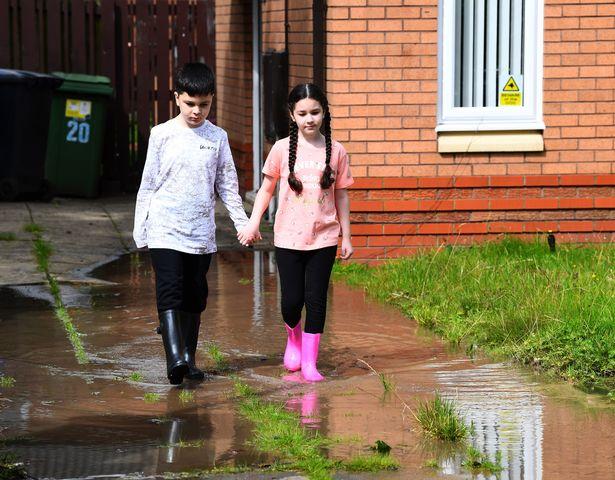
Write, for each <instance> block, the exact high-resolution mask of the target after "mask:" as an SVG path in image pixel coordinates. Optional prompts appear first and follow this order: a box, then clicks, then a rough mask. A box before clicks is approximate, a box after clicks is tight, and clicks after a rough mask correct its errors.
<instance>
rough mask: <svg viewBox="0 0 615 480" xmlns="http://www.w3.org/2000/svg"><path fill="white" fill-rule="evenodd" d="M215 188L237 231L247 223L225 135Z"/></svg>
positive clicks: (219, 155)
mask: <svg viewBox="0 0 615 480" xmlns="http://www.w3.org/2000/svg"><path fill="white" fill-rule="evenodd" d="M215 188H216V191H217V192H218V195H220V199H221V200H222V203H224V206H225V207H226V209H227V210H228V213H229V215H230V217H231V220H233V223H234V224H235V230H237V231H239V230H240V229H241V228H242V227H244V226H245V225H246V224H247V223H248V216H247V215H246V211H245V210H244V208H243V201H242V200H241V197H240V196H239V181H238V180H237V170H235V163H234V162H233V155H232V154H231V147H230V146H229V143H228V137H227V136H226V134H225V135H224V138H223V140H222V144H221V145H220V151H219V153H218V166H217V170H216V182H215Z"/></svg>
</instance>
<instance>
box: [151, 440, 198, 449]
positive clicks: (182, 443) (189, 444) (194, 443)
mask: <svg viewBox="0 0 615 480" xmlns="http://www.w3.org/2000/svg"><path fill="white" fill-rule="evenodd" d="M204 446H205V440H192V441H191V442H187V441H184V440H180V441H179V442H175V443H167V444H165V445H161V446H160V448H170V447H176V448H202V447H204Z"/></svg>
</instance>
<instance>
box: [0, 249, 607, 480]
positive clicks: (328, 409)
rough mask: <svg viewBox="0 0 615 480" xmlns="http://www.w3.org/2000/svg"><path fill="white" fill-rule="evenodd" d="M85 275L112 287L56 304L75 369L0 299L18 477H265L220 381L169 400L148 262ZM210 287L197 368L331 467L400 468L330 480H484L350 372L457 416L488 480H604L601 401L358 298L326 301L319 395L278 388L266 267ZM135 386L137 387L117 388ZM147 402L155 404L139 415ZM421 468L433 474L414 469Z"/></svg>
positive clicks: (237, 260)
mask: <svg viewBox="0 0 615 480" xmlns="http://www.w3.org/2000/svg"><path fill="white" fill-rule="evenodd" d="M94 275H95V276H96V277H99V278H101V279H103V280H106V281H109V282H114V283H115V285H88V286H83V287H70V288H68V287H67V288H65V289H63V294H64V295H65V296H66V299H67V304H68V305H69V310H70V313H71V315H72V317H73V319H74V323H75V326H76V328H77V329H78V331H79V332H81V333H82V334H83V337H82V340H83V344H84V347H85V350H86V352H87V353H88V356H89V358H90V360H91V362H90V364H88V365H83V366H79V365H77V363H76V361H75V358H74V355H73V352H72V349H71V347H70V344H69V342H68V340H67V339H66V336H65V334H64V332H63V330H62V327H61V325H60V323H59V321H58V320H57V319H56V318H55V317H54V315H53V313H52V311H51V309H50V306H49V302H48V298H47V297H46V295H45V292H41V291H40V289H38V290H37V289H36V288H33V287H31V288H28V289H2V290H0V328H1V331H2V335H1V336H0V373H2V374H4V375H9V376H12V377H14V378H15V380H16V383H15V386H14V387H12V388H6V389H0V435H1V437H2V438H3V439H10V440H11V441H10V445H9V448H10V450H11V451H13V452H15V453H16V454H17V455H18V456H19V457H20V458H21V459H23V460H24V461H25V462H26V464H27V467H28V472H29V474H30V475H32V476H33V477H36V478H54V479H68V478H86V477H87V478H97V477H104V476H107V477H109V476H121V475H129V474H133V475H136V476H139V477H140V478H146V477H153V476H155V475H161V474H163V473H164V472H181V471H186V470H190V469H197V468H198V469H207V468H211V467H212V466H215V465H217V466H220V465H244V464H249V465H253V464H262V463H267V462H268V461H270V460H271V459H269V458H266V457H265V456H262V455H259V454H257V453H255V452H254V451H253V450H251V449H250V447H249V445H248V440H249V439H250V435H251V425H250V424H249V423H248V422H246V421H245V420H243V419H242V418H241V417H239V416H238V415H237V413H236V409H235V406H236V403H235V401H234V400H232V399H231V398H230V396H229V393H230V392H231V390H232V383H231V381H230V380H229V379H228V377H227V376H226V374H224V375H212V376H211V378H209V379H208V380H207V381H205V382H203V383H194V384H185V385H184V388H185V389H189V391H190V392H192V393H193V395H194V397H193V399H192V400H190V401H187V402H182V401H181V399H180V392H181V391H182V389H179V388H174V387H170V386H169V385H168V384H167V382H166V378H165V375H164V371H163V370H164V365H163V364H164V354H163V350H162V345H161V342H160V337H159V336H158V335H156V334H155V333H154V329H155V327H156V325H157V319H156V314H155V301H154V296H153V295H154V288H153V276H152V273H151V269H150V265H149V262H148V258H147V256H146V255H141V256H125V257H123V258H121V259H119V260H117V261H114V262H112V263H110V264H107V265H104V266H102V267H100V268H98V269H97V270H96V271H95V272H94ZM208 279H209V285H210V297H209V304H208V309H207V311H206V313H205V314H204V316H203V324H202V327H201V339H202V342H201V343H200V351H199V354H198V355H200V358H201V359H204V358H205V349H206V342H207V341H214V342H215V343H216V344H217V345H218V346H219V348H220V350H221V351H222V352H224V354H225V355H227V360H228V363H229V364H230V365H231V366H233V368H234V369H235V373H236V374H237V375H238V376H239V377H241V378H242V379H244V380H245V381H247V382H248V383H250V384H251V385H253V386H255V387H257V388H259V389H260V390H262V391H263V393H264V395H265V396H266V397H267V398H269V399H271V400H275V401H279V402H283V403H284V404H285V405H286V408H288V409H289V410H292V411H295V412H297V413H299V414H300V415H301V416H302V422H303V424H304V425H305V426H306V427H307V428H310V429H314V430H319V431H320V432H321V433H322V434H324V435H326V436H329V437H333V438H341V439H343V441H342V442H341V443H339V444H337V445H334V446H333V447H331V449H330V454H331V455H332V456H334V457H336V458H347V457H349V456H351V455H356V454H365V453H369V448H368V447H369V445H372V444H373V443H374V442H375V441H376V440H384V441H386V442H387V443H388V444H390V445H391V446H392V447H393V454H394V455H395V456H396V457H397V458H398V459H399V460H400V462H401V463H402V467H403V468H402V469H401V470H400V471H398V472H392V473H378V474H372V475H371V476H359V477H357V476H350V475H346V474H342V475H340V476H339V478H387V479H389V478H391V479H393V478H395V479H397V478H399V479H401V478H404V479H406V478H418V479H420V478H434V477H438V478H439V477H441V478H479V479H481V478H496V477H495V476H492V477H483V476H481V475H477V476H474V477H472V476H471V475H469V474H467V472H465V471H464V470H463V469H462V467H461V461H462V458H461V457H460V455H459V454H458V453H456V452H455V451H450V449H449V450H447V448H445V447H444V446H442V445H439V444H438V443H436V442H433V441H428V440H425V438H424V437H423V435H422V434H421V432H420V431H418V428H417V425H416V423H415V421H414V420H413V419H412V418H411V416H410V415H409V414H408V413H407V412H406V413H405V414H403V406H402V404H401V403H400V401H399V400H398V399H397V398H396V397H395V396H393V395H390V394H389V395H384V394H383V391H382V386H381V384H380V382H379V380H378V378H377V377H376V376H374V375H372V374H370V372H369V370H368V369H367V368H366V367H365V366H364V365H363V364H362V363H361V362H359V361H358V359H362V360H364V361H366V362H368V363H369V364H370V365H371V366H373V367H374V368H375V369H376V370H378V371H384V372H386V373H388V374H390V375H392V377H393V380H394V382H395V385H396V387H397V393H398V395H399V396H400V397H401V398H402V399H403V400H404V401H405V402H407V403H408V404H409V405H410V406H411V407H413V406H415V405H416V402H417V401H418V400H422V399H426V398H430V397H431V396H432V395H433V392H434V390H438V391H440V392H441V393H442V395H443V396H445V397H447V398H451V399H453V400H455V402H456V403H457V405H458V406H459V407H460V409H461V411H462V414H463V417H464V419H465V421H466V422H467V423H468V424H469V423H470V422H471V423H473V424H474V428H475V432H476V433H475V435H474V436H473V440H472V441H473V443H474V445H475V446H476V447H477V448H479V449H480V450H481V451H484V452H487V453H488V454H489V456H490V457H491V458H492V459H493V458H495V455H496V453H497V452H499V453H500V454H501V457H502V465H503V466H504V471H503V472H501V473H500V474H499V476H498V477H497V478H500V479H514V480H517V479H542V478H545V479H549V478H558V479H577V478H592V479H602V478H605V479H606V478H613V477H612V475H613V473H612V472H613V471H615V415H614V412H613V408H612V407H611V406H609V405H608V404H606V402H605V401H603V400H602V399H601V398H600V397H596V396H587V395H585V394H583V393H581V392H579V391H578V390H575V389H573V388H571V387H569V386H567V385H562V384H548V383H543V382H541V381H538V380H537V378H536V377H535V376H533V375H532V374H531V373H530V372H527V371H524V370H522V369H518V368H515V367H512V366H509V365H506V364H502V363H493V362H488V361H485V360H481V361H472V360H471V359H468V358H467V357H464V356H463V355H460V354H456V353H451V352H450V351H449V350H448V349H447V347H446V346H445V345H444V344H443V343H441V342H440V341H439V340H438V339H436V338H435V337H433V336H432V335H430V334H429V333H427V332H425V331H422V330H420V329H419V328H418V327H417V326H416V325H414V324H413V323H412V322H410V321H408V320H407V319H405V318H404V317H402V316H401V315H400V314H399V313H398V312H396V311H395V310H392V309H389V308H387V307H386V306H382V305H376V304H373V303H369V302H366V301H365V299H364V294H363V293H362V292H360V291H358V290H351V289H349V288H347V287H346V286H344V285H342V284H335V285H333V286H332V288H331V290H330V299H329V316H328V324H327V331H326V334H325V335H324V336H323V343H322V351H321V354H320V359H321V360H320V362H319V365H320V366H321V369H322V371H323V373H324V374H325V375H326V376H327V378H328V381H327V382H324V383H322V384H318V385H306V384H302V383H299V382H294V381H292V380H293V378H292V376H291V378H287V379H284V378H283V377H284V375H285V373H284V371H283V369H282V368H281V363H282V357H281V354H282V351H283V348H284V345H285V337H284V328H283V325H282V323H281V320H280V314H279V295H280V290H279V285H278V281H277V275H276V270H275V263H274V258H273V255H272V254H270V253H268V252H247V253H244V252H220V253H219V254H218V255H217V256H216V257H215V261H214V262H213V263H212V268H211V270H210V272H209V275H208ZM26 295H28V296H26ZM135 372H138V373H139V374H140V376H141V377H140V378H139V379H138V381H136V382H133V381H128V380H127V378H128V377H129V375H131V374H133V373H135ZM145 394H157V395H158V399H157V401H153V402H146V401H145V400H144V395H145ZM402 414H403V415H402ZM429 460H432V461H435V462H436V463H437V464H438V465H439V468H438V469H431V468H426V467H423V465H424V464H425V462H426V461H429ZM286 476H288V475H286ZM242 478H256V476H254V475H252V476H251V477H242Z"/></svg>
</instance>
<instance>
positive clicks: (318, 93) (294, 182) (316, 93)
mask: <svg viewBox="0 0 615 480" xmlns="http://www.w3.org/2000/svg"><path fill="white" fill-rule="evenodd" d="M304 98H313V99H314V100H316V101H317V102H318V103H320V106H321V107H322V110H323V114H324V115H323V122H322V130H323V134H324V136H325V146H326V148H325V152H326V155H325V170H324V171H323V172H322V177H320V188H322V189H324V190H326V189H327V188H329V187H330V186H331V185H333V183H334V182H335V179H334V178H333V170H332V169H331V165H330V163H331V113H330V112H329V102H328V100H327V97H326V96H325V94H324V92H323V91H322V90H321V89H320V87H318V86H317V85H314V84H313V83H302V84H299V85H297V86H296V87H295V88H293V89H292V90H291V92H290V94H289V95H288V110H290V113H293V111H294V110H295V105H296V104H297V102H299V101H300V100H303V99H304ZM298 130H299V129H298V127H297V124H296V123H295V122H294V121H293V119H292V118H291V119H290V138H289V145H288V169H289V170H290V173H289V175H288V184H289V185H290V188H291V189H292V190H293V191H294V192H295V193H296V194H300V193H301V192H302V191H303V184H302V183H301V180H299V179H298V178H297V177H296V176H295V161H296V159H297V140H298V133H299V131H298Z"/></svg>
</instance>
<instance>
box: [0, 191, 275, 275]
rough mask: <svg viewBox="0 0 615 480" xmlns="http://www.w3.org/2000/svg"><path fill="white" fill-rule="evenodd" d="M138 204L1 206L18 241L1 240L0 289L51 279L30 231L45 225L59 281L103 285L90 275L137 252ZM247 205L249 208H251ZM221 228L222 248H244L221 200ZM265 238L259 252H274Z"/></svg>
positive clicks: (267, 235)
mask: <svg viewBox="0 0 615 480" xmlns="http://www.w3.org/2000/svg"><path fill="white" fill-rule="evenodd" d="M134 204H135V196H134V195H130V196H121V197H107V198H99V199H91V200H90V199H77V198H55V199H54V200H53V201H51V202H49V203H39V202H3V203H0V238H4V237H5V236H6V234H11V233H12V234H14V235H15V237H16V239H15V240H0V256H1V260H0V286H6V285H28V284H39V283H43V282H44V280H45V279H44V276H43V274H42V273H41V272H39V271H38V269H37V265H36V260H35V258H34V255H33V253H32V239H33V236H32V234H31V233H28V232H27V231H25V230H24V227H25V226H26V225H27V224H30V223H36V224H37V225H39V226H41V227H42V228H43V237H44V238H45V239H46V240H47V241H48V242H50V243H51V245H52V247H53V255H52V257H51V260H50V271H51V273H52V274H53V275H54V276H56V277H57V279H58V280H59V281H61V282H69V283H83V282H87V283H98V282H100V281H99V280H95V279H91V278H89V277H88V276H87V274H88V272H89V271H90V270H91V269H92V268H93V267H95V266H98V265H100V264H102V263H106V262H108V261H110V260H111V259H113V258H116V257H117V256H118V255H122V254H124V253H128V252H130V251H132V250H134V249H136V246H135V244H134V242H133V240H132V227H133V221H134ZM246 207H247V209H248V210H249V209H250V207H251V206H250V205H246ZM216 224H217V226H218V232H217V240H218V248H220V249H225V250H228V249H237V248H244V247H241V245H239V243H238V242H237V240H236V238H235V229H234V227H233V224H232V222H231V220H230V218H229V217H228V214H227V212H226V209H225V208H224V206H223V205H222V204H221V203H220V202H218V205H217V207H216ZM263 228H264V229H266V228H267V227H263ZM3 234H4V235H3ZM263 237H264V240H263V241H262V242H260V243H259V244H258V245H257V246H256V248H258V249H268V248H271V244H272V234H271V232H263Z"/></svg>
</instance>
